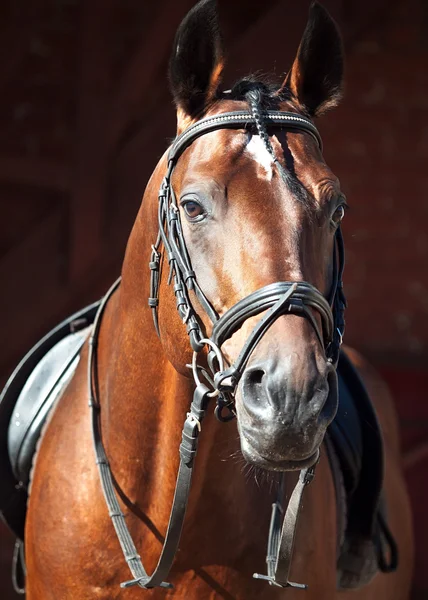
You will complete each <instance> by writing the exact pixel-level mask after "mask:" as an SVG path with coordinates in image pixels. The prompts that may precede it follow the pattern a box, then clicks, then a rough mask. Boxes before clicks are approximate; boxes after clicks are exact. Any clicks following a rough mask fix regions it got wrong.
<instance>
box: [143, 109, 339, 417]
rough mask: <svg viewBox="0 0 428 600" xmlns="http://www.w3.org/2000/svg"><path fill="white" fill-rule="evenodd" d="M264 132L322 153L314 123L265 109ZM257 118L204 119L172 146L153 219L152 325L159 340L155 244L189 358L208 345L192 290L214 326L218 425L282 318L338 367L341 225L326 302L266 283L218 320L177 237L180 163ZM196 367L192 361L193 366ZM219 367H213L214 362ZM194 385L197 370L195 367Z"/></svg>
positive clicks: (298, 285) (299, 289) (296, 286)
mask: <svg viewBox="0 0 428 600" xmlns="http://www.w3.org/2000/svg"><path fill="white" fill-rule="evenodd" d="M263 117H264V120H265V123H266V124H267V125H268V126H276V127H281V128H285V129H287V130H295V131H304V132H306V133H309V134H310V135H311V136H312V137H313V138H314V139H315V141H316V142H317V144H318V145H319V147H320V149H321V150H322V142H321V137H320V134H319V132H318V130H317V129H316V127H315V125H314V124H313V123H312V122H311V121H309V119H307V118H306V117H303V116H301V115H297V114H295V113H289V112H280V111H266V112H264V113H263ZM254 126H255V118H254V117H253V116H252V115H251V114H250V113H248V112H244V111H239V112H229V113H223V114H220V115H216V116H213V117H208V118H205V119H202V120H200V121H198V122H197V123H195V124H194V125H192V126H190V127H189V128H188V129H186V130H185V131H184V132H183V133H182V134H181V135H180V136H179V137H178V138H177V139H176V140H175V142H174V143H173V145H172V146H171V149H170V151H169V154H168V167H167V173H166V175H165V177H164V179H163V181H162V184H161V187H160V191H159V208H158V221H159V233H158V237H157V240H156V242H155V244H154V245H153V246H152V255H151V260H150V270H151V279H150V298H149V306H150V307H151V309H152V313H153V321H154V325H155V328H156V331H157V333H158V335H160V332H159V324H158V304H159V284H160V277H159V274H160V262H161V252H160V246H161V245H163V247H164V249H165V252H166V255H167V260H168V264H169V268H170V273H169V278H168V281H169V282H172V281H174V293H175V297H176V306H177V310H178V313H179V315H180V318H181V319H182V321H183V323H184V324H185V325H186V329H187V333H188V335H189V338H190V344H191V346H192V349H193V351H194V353H198V352H200V351H201V350H203V349H204V347H205V346H206V345H207V343H206V341H205V340H206V336H205V335H204V333H203V331H202V326H201V324H200V320H199V319H198V315H197V313H196V311H195V309H194V307H193V304H192V301H191V297H190V293H189V292H190V291H193V292H194V293H195V295H196V297H197V299H198V301H199V303H200V305H201V307H202V308H203V310H204V311H205V313H206V314H207V316H208V317H209V319H210V320H211V322H212V324H213V330H212V334H211V336H210V338H209V343H208V345H209V350H210V352H209V355H208V362H209V365H210V369H211V375H212V377H211V378H210V379H212V383H213V386H214V390H213V393H215V394H216V396H217V409H216V414H217V416H218V417H219V418H220V420H222V419H223V418H224V417H223V416H222V415H223V411H222V409H223V407H224V406H227V407H229V408H231V407H232V406H233V398H231V396H233V394H234V392H235V390H236V386H237V384H238V382H239V379H240V377H241V375H242V373H243V370H244V369H245V365H246V363H247V361H248V359H249V357H250V355H251V353H252V352H253V350H254V348H255V346H256V345H257V343H258V342H259V341H260V339H261V337H262V336H263V334H264V333H265V332H266V331H267V329H268V328H269V327H270V326H271V325H272V324H273V323H274V321H276V319H278V318H279V317H280V316H281V315H284V314H290V313H291V314H297V315H302V316H304V317H305V318H306V319H308V321H309V322H310V323H311V325H312V327H313V328H314V330H315V333H316V335H317V338H318V340H319V342H320V344H321V346H322V348H323V349H324V352H325V354H326V357H327V360H328V361H329V362H331V363H332V364H333V365H336V364H337V360H338V357H339V349H340V345H341V342H342V337H343V332H344V309H345V306H346V301H345V297H344V294H343V285H342V274H343V268H344V262H345V261H344V248H343V239H342V234H341V231H340V227H339V228H338V229H337V233H336V244H335V251H334V259H333V260H334V264H333V284H332V288H331V291H330V294H329V298H328V299H326V298H325V297H324V296H323V295H322V294H321V292H319V291H318V290H317V289H316V288H315V287H314V286H313V285H311V284H310V283H307V282H303V281H302V282H287V281H285V282H277V283H273V284H269V285H266V286H265V287H263V288H261V289H259V290H256V291H255V292H253V293H252V294H250V295H248V296H246V297H245V298H243V299H242V300H240V301H239V302H238V303H237V304H235V305H234V306H232V307H231V308H230V309H229V310H227V311H226V312H225V313H224V314H223V315H222V316H221V317H219V316H218V314H217V312H216V310H215V309H214V307H213V306H212V305H211V303H210V302H209V300H208V299H207V297H206V296H205V294H204V292H203V291H202V289H201V287H200V286H199V284H198V281H197V278H196V275H195V272H194V271H193V269H192V265H191V261H190V257H189V253H188V250H187V247H186V242H185V239H184V235H183V230H182V225H181V220H180V213H179V208H178V205H177V200H176V196H175V193H174V189H173V187H172V183H171V178H172V174H173V172H174V169H175V167H176V165H177V162H178V159H179V158H180V156H181V155H182V154H183V152H184V151H185V150H186V148H188V147H189V146H190V144H192V142H194V141H195V140H196V139H197V138H198V137H200V136H201V135H204V134H206V133H208V132H211V131H215V130H217V129H225V128H228V129H252V128H254ZM266 310H267V311H268V312H267V313H266V314H265V315H264V317H263V318H262V319H261V320H260V322H259V323H258V324H257V326H256V327H255V328H254V330H253V331H252V333H251V334H250V336H249V338H248V339H247V341H246V343H245V345H244V347H243V348H242V350H241V353H240V354H239V356H238V358H237V360H236V361H235V363H234V364H233V365H231V366H230V367H229V368H228V369H226V370H219V356H220V355H221V347H222V345H223V344H224V342H225V341H226V340H228V339H229V338H230V337H231V336H232V335H233V334H234V333H235V332H236V331H237V330H238V329H239V328H240V327H241V326H242V324H243V323H244V322H245V321H246V320H247V319H249V318H250V317H253V316H255V315H258V314H260V313H262V312H264V311H266ZM313 310H316V311H317V312H318V314H319V315H320V317H321V323H322V328H321V329H320V328H319V326H318V323H317V320H316V319H315V317H314V315H313V313H312V311H313ZM193 362H194V363H195V361H193ZM216 363H217V364H216ZM193 375H194V378H195V382H196V383H197V382H198V378H197V372H196V370H195V367H194V368H193Z"/></svg>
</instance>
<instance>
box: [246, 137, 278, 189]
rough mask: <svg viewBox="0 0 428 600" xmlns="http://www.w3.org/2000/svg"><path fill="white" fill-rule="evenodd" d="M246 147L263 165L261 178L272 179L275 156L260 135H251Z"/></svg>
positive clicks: (260, 170) (260, 171) (260, 173)
mask: <svg viewBox="0 0 428 600" xmlns="http://www.w3.org/2000/svg"><path fill="white" fill-rule="evenodd" d="M245 149H246V151H247V152H248V153H249V154H251V156H252V157H253V158H254V160H255V161H256V162H258V163H259V165H260V166H261V167H262V168H261V169H259V177H260V179H268V180H269V181H270V180H271V179H272V167H273V158H272V156H271V155H270V153H269V151H268V149H267V148H266V145H265V143H264V141H263V140H262V138H261V137H260V136H259V135H253V136H251V139H250V141H249V142H248V144H247V147H246V148H245Z"/></svg>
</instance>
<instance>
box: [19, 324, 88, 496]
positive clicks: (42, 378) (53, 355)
mask: <svg viewBox="0 0 428 600" xmlns="http://www.w3.org/2000/svg"><path fill="white" fill-rule="evenodd" d="M88 331H89V328H85V329H83V330H81V331H78V332H76V333H71V334H69V335H68V336H67V337H65V338H64V339H62V340H61V341H59V342H57V344H56V345H55V346H54V347H53V348H51V349H50V350H49V351H48V352H47V354H45V356H43V358H42V359H41V360H40V362H39V363H38V365H37V366H36V368H35V369H34V371H33V372H32V373H31V375H30V377H29V378H28V379H27V381H26V383H25V384H24V387H23V388H22V391H21V393H20V394H19V397H18V400H17V401H16V404H15V408H14V411H13V415H12V419H11V422H10V425H9V430H8V451H9V459H10V463H11V466H12V471H13V474H14V475H15V477H16V479H17V481H19V482H21V483H23V484H24V485H25V486H26V485H28V482H29V478H30V470H31V466H32V460H33V455H34V452H35V449H36V444H37V440H38V439H39V436H40V432H41V430H42V427H43V424H44V422H45V420H46V417H47V415H48V413H49V411H50V409H51V408H52V406H53V404H54V402H55V400H56V399H57V398H58V396H59V395H60V394H61V392H62V390H63V389H64V388H65V386H66V384H67V383H68V381H69V380H70V378H71V376H72V375H73V373H74V371H75V370H76V367H77V364H78V362H79V355H80V350H81V348H82V345H83V343H84V341H85V339H86V337H87V335H88Z"/></svg>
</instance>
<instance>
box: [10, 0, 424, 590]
mask: <svg viewBox="0 0 428 600" xmlns="http://www.w3.org/2000/svg"><path fill="white" fill-rule="evenodd" d="M192 4H193V2H192V0H156V1H150V2H147V1H143V0H31V1H30V0H2V2H1V3H0V209H1V212H0V214H1V217H0V282H1V283H0V285H1V293H0V314H1V315H2V319H1V322H0V383H4V381H5V380H6V377H7V376H8V374H9V373H10V371H11V370H12V368H13V367H14V366H15V364H16V363H17V361H18V359H19V358H21V356H22V355H23V354H24V353H25V352H26V350H28V349H29V347H30V346H31V345H32V344H33V343H34V342H36V341H37V340H38V338H39V337H40V336H41V335H42V334H44V333H45V332H46V331H47V330H48V329H49V328H50V327H52V326H53V325H55V324H56V323H57V322H58V321H59V320H60V319H62V318H63V317H65V316H66V315H68V314H70V313H71V312H72V311H74V310H76V309H78V308H80V307H82V306H83V305H85V304H87V303H89V302H90V301H92V300H93V299H95V298H97V297H99V296H101V295H102V294H103V292H104V291H105V290H106V289H107V287H108V286H109V285H110V283H111V282H112V281H113V279H114V278H115V277H116V276H117V275H118V273H119V270H120V264H121V260H122V256H123V251H124V247H125V244H126V240H127V237H128V235H129V231H130V228H131V226H132V223H133V220H134V218H135V215H136V211H137V209H138V206H139V203H140V199H141V196H142V193H143V191H144V187H145V184H146V182H147V179H148V177H149V176H150V174H151V172H152V170H153V168H154V166H155V164H156V162H157V160H158V158H159V157H160V155H161V153H162V152H163V150H164V149H165V148H166V145H167V140H168V139H170V138H172V137H173V135H174V133H175V113H174V109H173V106H172V102H171V98H170V96H169V93H168V88H167V82H166V69H167V60H168V55H169V51H170V48H171V42H172V39H173V35H174V32H175V30H176V27H177V25H178V23H179V21H180V20H181V18H182V17H183V16H184V14H185V13H186V11H187V9H188V8H189V7H190V6H191V5H192ZM220 4H221V8H222V20H223V23H224V31H225V39H226V44H227V48H228V67H227V78H226V85H227V84H228V83H231V82H232V80H234V79H236V78H238V77H240V76H242V75H245V74H247V73H248V72H250V71H255V70H259V69H261V70H263V71H271V70H274V72H276V73H277V74H278V76H280V75H281V74H282V73H283V72H284V71H286V70H287V69H288V68H289V67H290V65H291V62H292V59H293V58H294V54H295V51H296V48H297V45H298V42H299V39H300V36H301V33H302V31H303V28H304V24H305V19H306V14H307V8H308V4H309V2H307V1H306V0H302V1H300V0H299V1H295V0H277V1H275V0H263V2H258V1H257V2H253V3H251V2H249V0H229V1H221V2H220ZM325 5H326V6H327V8H328V9H329V10H330V11H331V13H332V14H333V16H334V17H335V18H336V20H337V21H338V22H339V23H340V25H341V28H342V31H343V34H344V39H345V47H346V54H347V91H346V97H345V100H344V102H343V104H342V106H341V107H340V108H339V109H337V110H336V111H335V112H334V113H331V114H330V115H328V116H326V117H324V118H323V119H322V120H321V121H320V122H319V123H318V125H319V128H320V130H321V133H322V135H323V138H324V144H325V156H326V159H327V161H328V162H329V164H330V166H331V167H332V168H333V170H334V172H335V173H336V174H337V175H338V176H339V177H340V179H341V182H342V187H343V190H344V192H345V193H346V195H347V198H348V201H349V203H350V205H351V208H352V210H351V211H350V212H349V214H348V215H347V217H346V219H345V224H344V230H345V239H346V248H347V259H348V263H347V268H346V271H345V286H346V293H347V296H348V300H349V305H350V308H349V310H348V313H347V333H346V341H347V343H348V344H351V345H353V346H355V347H356V348H357V349H358V350H360V351H361V352H363V353H364V354H365V355H366V356H367V357H368V358H369V359H370V360H371V361H372V363H373V364H374V365H375V366H376V367H377V368H378V369H379V370H380V371H381V372H382V373H383V375H384V376H385V378H386V380H387V381H388V383H389V384H390V386H391V389H392V391H393V394H394V397H395V399H396V404H397V409H398V412H399V415H400V420H401V425H402V435H403V451H404V453H403V460H404V466H405V469H406V477H407V481H408V484H409V489H410V493H411V498H412V503H413V509H414V518H415V531H416V541H417V559H416V571H415V579H414V581H415V583H414V586H415V595H414V598H426V597H428V551H427V550H426V539H428V519H426V511H425V506H426V504H427V503H428V483H427V479H426V467H427V464H428V441H427V429H428V402H427V400H428V394H427V384H428V367H427V365H428V318H427V317H428V265H427V260H428V6H427V2H426V1H424V0H326V1H325ZM142 268H145V266H142ZM0 537H1V540H4V541H3V543H2V544H0V548H1V552H0V559H1V565H0V568H1V569H2V572H4V574H3V575H2V579H1V583H0V597H1V598H2V599H6V598H9V595H8V589H9V579H8V578H9V572H8V570H9V562H10V548H11V546H10V544H11V541H12V540H11V538H10V536H9V534H8V533H7V532H6V530H5V529H4V528H3V527H2V526H0ZM11 597H13V596H11Z"/></svg>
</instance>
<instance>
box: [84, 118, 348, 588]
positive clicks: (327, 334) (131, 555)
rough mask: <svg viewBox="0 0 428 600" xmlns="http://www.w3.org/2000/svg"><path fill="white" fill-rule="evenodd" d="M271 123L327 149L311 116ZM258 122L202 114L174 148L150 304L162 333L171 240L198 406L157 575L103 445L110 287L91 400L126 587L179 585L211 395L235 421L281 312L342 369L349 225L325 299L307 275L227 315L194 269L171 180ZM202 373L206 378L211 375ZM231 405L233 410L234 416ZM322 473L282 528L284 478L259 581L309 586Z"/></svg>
mask: <svg viewBox="0 0 428 600" xmlns="http://www.w3.org/2000/svg"><path fill="white" fill-rule="evenodd" d="M263 119H264V122H265V124H266V125H267V126H270V127H272V126H275V127H280V128H283V129H286V130H289V131H300V132H305V133H308V134H309V135H311V136H312V137H313V138H314V139H315V141H316V142H317V143H318V145H319V147H320V149H322V143H321V137H320V135H319V133H318V130H317V129H316V127H315V126H314V124H313V123H312V122H311V121H310V120H309V119H307V118H306V117H303V116H301V115H297V114H294V113H289V112H280V111H265V112H264V113H263ZM255 126H256V118H255V116H254V115H253V114H251V113H249V112H246V111H237V112H229V113H222V114H220V115H216V116H213V117H208V118H205V119H202V120H200V121H198V122H197V123H195V124H194V125H192V126H190V127H189V128H188V129H186V130H185V131H184V132H183V133H182V134H181V135H180V136H178V137H177V138H176V140H175V141H174V143H173V145H172V146H171V148H170V151H169V154H168V166H167V172H166V175H165V177H164V179H163V181H162V184H161V187H160V190H159V208H158V220H159V233H158V236H157V239H156V241H155V243H154V245H153V246H152V253H151V259H150V263H149V266H150V271H151V278H150V298H149V306H150V308H151V309H152V313H153V320H154V325H155V328H156V331H157V333H158V335H160V333H159V324H158V305H159V285H160V267H161V258H162V251H161V246H163V248H164V251H165V253H166V258H167V261H168V264H169V269H170V271H169V278H168V283H173V284H174V294H175V297H176V305H177V310H178V313H179V315H180V317H181V319H182V321H183V323H184V324H185V326H186V329H187V333H188V335H189V339H190V344H191V347H192V349H193V361H192V372H193V377H194V380H195V385H196V387H195V391H194V394H193V400H192V403H191V406H190V410H189V412H188V413H187V417H186V421H185V423H184V426H183V435H182V442H181V445H180V467H179V472H178V476H177V483H176V489H175V494H174V500H173V505H172V509H171V515H170V520H169V524H168V529H167V533H166V536H165V542H164V546H163V549H162V552H161V556H160V559H159V562H158V565H157V567H156V569H155V571H154V572H153V574H152V575H148V574H147V572H146V571H145V569H144V567H143V565H142V563H141V560H140V557H139V555H138V553H137V550H136V548H135V545H134V543H133V541H132V538H131V536H130V534H129V531H128V528H127V526H126V523H125V519H124V515H123V513H122V511H121V508H120V504H119V502H118V500H117V497H116V492H115V489H114V484H113V480H112V475H111V471H110V467H109V465H108V461H107V457H106V454H105V451H104V448H103V445H102V441H101V432H100V425H99V408H100V405H99V402H98V398H97V395H98V394H97V388H98V381H97V366H96V359H97V353H96V345H97V340H98V334H99V328H100V324H101V317H102V314H103V312H104V308H105V306H106V304H107V301H108V299H109V298H110V296H111V295H112V294H113V292H114V291H115V290H116V288H117V287H118V285H119V283H120V279H119V280H118V281H117V282H116V283H115V284H114V285H113V286H112V288H110V290H109V292H108V293H107V295H106V296H105V298H104V299H103V301H102V303H101V305H100V308H99V311H98V314H97V316H96V319H95V322H94V328H93V333H92V335H91V338H90V350H89V361H88V383H89V390H90V397H89V405H90V406H91V408H92V431H93V439H94V447H95V453H96V458H97V464H98V467H99V471H100V477H101V483H102V487H103V491H104V496H105V500H106V503H107V507H108V510H109V514H110V517H111V519H112V522H113V525H114V527H115V530H116V533H117V536H118V539H119V542H120V544H121V547H122V550H123V553H124V556H125V559H126V561H127V563H128V566H129V568H130V570H131V573H132V575H133V579H132V580H131V581H128V582H125V583H123V584H121V586H122V587H129V586H133V585H139V586H140V587H143V588H146V589H148V588H153V587H156V586H161V587H170V584H168V583H166V582H165V581H164V579H165V578H166V577H167V575H168V573H169V571H170V569H171V566H172V562H173V560H174V556H175V553H176V551H177V548H178V544H179V540H180V535H181V530H182V526H183V522H184V516H185V511H186V506H187V500H188V495H189V491H190V483H191V476H192V471H193V464H194V459H195V456H196V451H197V445H198V438H199V434H200V432H201V423H202V421H203V418H204V416H205V413H206V410H207V407H208V403H209V401H210V399H211V398H214V397H215V398H216V402H217V406H216V409H215V413H216V416H217V418H218V419H219V420H220V421H228V420H230V419H231V418H233V417H234V416H235V409H234V396H235V392H236V388H237V385H238V382H239V380H240V378H241V376H242V374H243V372H244V369H245V366H246V364H247V362H248V360H249V358H250V356H251V353H252V352H253V350H254V348H255V347H256V345H257V344H258V342H259V341H260V339H261V338H262V337H263V335H264V334H265V333H266V331H267V330H268V329H269V327H270V326H271V325H272V324H273V323H274V322H275V321H276V320H277V319H278V318H279V317H280V316H281V315H285V314H294V315H301V316H303V317H305V318H306V319H308V321H309V322H310V323H311V325H312V327H313V328H314V330H315V333H316V335H317V338H318V340H319V343H320V344H321V346H322V348H323V350H324V353H325V356H326V359H327V361H329V362H330V363H332V364H333V365H334V366H336V365H337V361H338V357H339V351H340V345H341V343H342V336H343V331H344V310H345V307H346V301H345V297H344V294H343V286H342V274H343V268H344V248H343V239H342V234H341V231H340V227H338V229H337V231H336V243H335V247H334V255H333V282H332V287H331V291H330V293H329V296H328V298H325V297H324V296H323V294H321V292H319V290H317V289H316V288H315V287H314V286H313V285H311V284H310V283H307V282H304V281H302V282H291V281H282V282H276V283H271V284H269V285H266V286H264V287H262V288H260V289H259V290H256V291H255V292H253V293H251V294H249V295H248V296H246V297H245V298H243V299H242V300H240V301H239V302H237V303H236V304H235V305H234V306H232V307H231V308H230V309H229V310H227V311H226V312H225V313H224V314H223V315H222V316H221V317H219V316H218V314H217V312H216V311H215V309H214V307H213V306H212V305H211V303H210V301H209V300H208V299H207V297H206V296H205V294H204V292H203V291H202V289H201V288H200V286H199V284H198V281H197V278H196V274H195V272H194V271H193V269H192V265H191V261H190V257H189V253H188V250H187V247H186V242H185V239H184V236H183V230H182V226H181V220H180V213H179V208H178V205H177V201H176V196H175V194H174V189H173V187H172V184H171V178H172V174H173V172H174V169H175V167H176V165H177V161H178V159H179V158H180V156H181V155H182V154H183V152H184V151H185V149H186V148H188V147H189V146H190V145H191V144H192V142H194V141H195V140H196V139H197V138H198V137H200V136H201V135H204V134H205V133H208V132H211V131H215V130H217V129H225V128H228V129H247V130H253V129H254V128H255ZM190 292H193V293H194V294H195V295H196V297H197V299H198V301H199V304H200V305H201V307H202V309H203V310H204V311H205V313H206V314H207V315H208V317H209V319H210V320H211V322H212V323H213V328H212V333H211V336H210V337H209V338H207V337H206V336H205V335H204V332H203V326H202V325H201V321H200V319H199V317H198V314H197V312H196V311H195V309H194V307H193V304H192V301H191V296H190ZM313 311H316V312H317V313H318V314H319V316H320V318H321V327H319V325H318V322H317V320H316V319H315V317H314V315H313ZM263 312H264V313H265V314H264V315H263V317H262V318H261V319H260V320H259V322H258V323H257V325H256V326H255V327H254V329H253V330H252V332H251V333H250V335H249V337H248V339H247V340H246V342H245V344H244V346H243V348H242V349H241V352H240V353H239V355H238V357H237V359H236V360H235V362H234V363H233V364H232V365H229V366H228V365H226V363H225V359H224V357H223V354H222V350H221V348H222V345H223V344H224V342H225V341H226V340H228V339H229V338H230V337H231V336H232V335H233V334H234V333H235V332H236V331H237V330H238V329H239V328H240V327H241V326H242V325H243V323H244V322H245V321H246V320H247V319H249V318H250V317H253V316H255V315H258V314H261V313H263ZM206 347H208V350H209V351H208V370H207V369H205V368H204V367H201V366H199V365H198V364H197V356H198V354H199V353H200V352H201V351H202V350H204V349H205V348H206ZM202 377H203V379H204V382H202V381H201V378H202ZM225 410H226V411H227V414H225V413H224V411H225ZM314 470H315V465H314V466H312V467H309V468H307V469H304V470H302V471H301V473H300V477H299V481H298V483H297V485H296V487H295V489H294V491H293V494H292V496H291V498H290V501H289V504H288V508H287V511H286V514H285V517H284V520H283V522H282V524H281V516H280V515H281V513H282V512H283V510H282V496H283V478H282V481H281V484H280V486H279V492H278V500H277V502H276V503H275V504H274V505H273V510H272V517H271V525H270V531H269V540H268V554H267V559H266V562H267V566H268V569H267V570H268V574H267V575H259V574H255V575H254V576H255V577H256V578H258V579H266V580H267V581H268V582H269V583H270V584H271V585H276V586H279V587H288V586H291V587H298V588H304V587H306V586H304V585H302V584H296V583H291V582H289V580H288V574H289V569H290V565H291V559H292V552H293V545H294V537H295V531H296V525H297V519H298V515H299V510H300V505H301V500H302V494H303V490H304V489H305V487H306V485H307V484H308V483H310V482H311V481H312V479H313V476H314Z"/></svg>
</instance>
